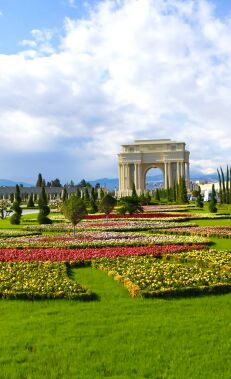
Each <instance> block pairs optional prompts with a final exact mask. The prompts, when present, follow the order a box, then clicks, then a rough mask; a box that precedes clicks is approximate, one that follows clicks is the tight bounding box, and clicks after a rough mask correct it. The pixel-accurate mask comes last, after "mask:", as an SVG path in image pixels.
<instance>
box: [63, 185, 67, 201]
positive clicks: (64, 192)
mask: <svg viewBox="0 0 231 379" xmlns="http://www.w3.org/2000/svg"><path fill="white" fill-rule="evenodd" d="M66 200H67V187H66V186H64V187H63V192H62V201H63V202H64V201H66Z"/></svg>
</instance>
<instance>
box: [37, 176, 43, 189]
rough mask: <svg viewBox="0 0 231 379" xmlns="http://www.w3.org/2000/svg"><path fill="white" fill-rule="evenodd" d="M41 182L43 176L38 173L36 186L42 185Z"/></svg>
mask: <svg viewBox="0 0 231 379" xmlns="http://www.w3.org/2000/svg"><path fill="white" fill-rule="evenodd" d="M42 184H43V178H42V174H40V173H39V174H38V179H37V182H36V187H42Z"/></svg>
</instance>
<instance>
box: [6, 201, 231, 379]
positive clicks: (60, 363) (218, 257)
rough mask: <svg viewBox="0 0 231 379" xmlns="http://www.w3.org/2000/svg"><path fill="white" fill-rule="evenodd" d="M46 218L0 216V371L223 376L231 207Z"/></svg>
mask: <svg viewBox="0 0 231 379" xmlns="http://www.w3.org/2000/svg"><path fill="white" fill-rule="evenodd" d="M50 218H51V219H52V221H53V223H52V224H49V225H38V224H37V219H36V217H35V216H34V215H33V214H31V215H25V216H22V222H21V224H20V225H15V226H13V225H10V223H9V221H8V219H6V220H1V221H0V227H1V229H0V296H1V298H2V299H1V301H0V306H1V324H2V325H1V326H2V327H1V332H0V336H1V341H2V344H1V347H0V348H1V353H2V354H1V358H0V360H1V377H3V378H30V377H31V378H40V377H47V378H48V377H49V378H56V377H59V378H83V379H85V378H89V379H90V378H104V377H107V378H121V379H126V378H208V377H209V378H219V377H222V378H229V377H230V366H229V364H228V362H229V345H230V342H229V338H228V335H229V333H228V332H229V328H230V305H231V304H230V303H231V293H229V292H231V243H230V238H231V219H230V214H225V212H224V214H222V213H218V214H215V215H214V214H210V213H208V212H206V211H200V210H197V209H194V207H192V206H189V207H187V206H186V205H185V206H184V207H179V206H172V207H171V206H163V207H161V206H157V207H156V208H155V206H152V207H150V206H149V207H147V208H146V209H145V211H144V213H142V214H135V215H127V214H126V215H117V214H110V215H109V217H107V218H106V217H105V215H100V214H95V215H88V216H87V217H85V218H84V219H83V220H82V221H81V222H80V223H79V224H78V225H77V227H76V233H75V235H74V234H73V231H72V225H71V223H70V222H68V220H67V219H65V217H64V216H63V215H62V214H60V213H58V212H53V213H52V214H51V215H50ZM201 295H203V296H201ZM218 295H219V296H218ZM12 299H15V300H16V299H17V301H12ZM76 300H80V301H76ZM40 326H41V328H40Z"/></svg>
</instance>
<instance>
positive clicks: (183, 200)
mask: <svg viewBox="0 0 231 379" xmlns="http://www.w3.org/2000/svg"><path fill="white" fill-rule="evenodd" d="M177 202H178V203H179V204H188V202H189V201H188V194H187V187H186V182H185V177H184V176H182V177H180V180H179V186H178V194H177Z"/></svg>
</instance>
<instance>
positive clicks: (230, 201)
mask: <svg viewBox="0 0 231 379" xmlns="http://www.w3.org/2000/svg"><path fill="white" fill-rule="evenodd" d="M229 204H231V167H230V169H229Z"/></svg>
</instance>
